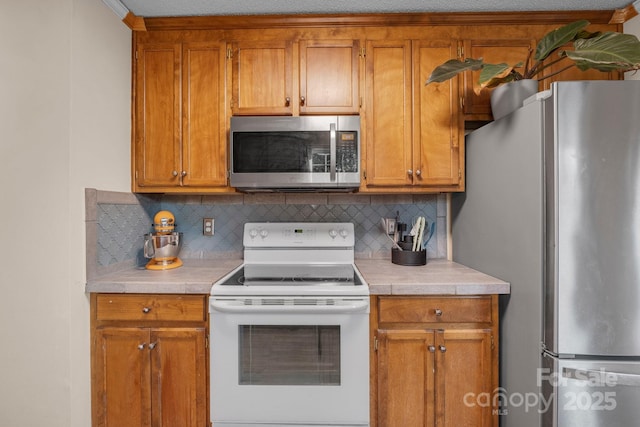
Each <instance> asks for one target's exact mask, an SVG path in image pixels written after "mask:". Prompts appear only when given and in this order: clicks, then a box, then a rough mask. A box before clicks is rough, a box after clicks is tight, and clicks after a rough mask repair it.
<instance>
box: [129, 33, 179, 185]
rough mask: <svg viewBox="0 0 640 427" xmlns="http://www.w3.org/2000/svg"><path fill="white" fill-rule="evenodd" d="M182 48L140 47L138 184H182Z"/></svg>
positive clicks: (166, 46) (136, 119) (137, 97)
mask: <svg viewBox="0 0 640 427" xmlns="http://www.w3.org/2000/svg"><path fill="white" fill-rule="evenodd" d="M181 55H182V49H181V46H180V44H175V43H149V44H141V45H139V46H138V49H137V51H136V55H135V61H136V90H135V105H136V107H135V119H134V123H135V126H136V128H135V160H134V161H135V181H136V184H137V185H138V186H142V187H154V186H173V185H177V184H178V183H179V180H180V176H179V171H181V167H180V166H181V163H182V159H181V149H180V108H181V102H182V101H181V93H180V73H181V62H182V59H181Z"/></svg>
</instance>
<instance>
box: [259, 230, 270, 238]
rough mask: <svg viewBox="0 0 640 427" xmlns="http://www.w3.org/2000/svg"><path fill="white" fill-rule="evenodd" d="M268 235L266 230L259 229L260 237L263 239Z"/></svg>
mask: <svg viewBox="0 0 640 427" xmlns="http://www.w3.org/2000/svg"><path fill="white" fill-rule="evenodd" d="M268 235H269V232H268V231H267V230H260V237H262V238H263V239H264V238H265V237H267V236H268Z"/></svg>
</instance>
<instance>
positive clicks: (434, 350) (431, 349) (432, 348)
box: [429, 345, 436, 353]
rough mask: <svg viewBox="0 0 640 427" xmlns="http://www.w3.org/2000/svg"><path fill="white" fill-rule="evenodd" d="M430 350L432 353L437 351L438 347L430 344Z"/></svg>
mask: <svg viewBox="0 0 640 427" xmlns="http://www.w3.org/2000/svg"><path fill="white" fill-rule="evenodd" d="M429 352H430V353H435V352H436V347H435V346H433V345H430V346H429Z"/></svg>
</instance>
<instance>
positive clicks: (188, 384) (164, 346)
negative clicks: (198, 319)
mask: <svg viewBox="0 0 640 427" xmlns="http://www.w3.org/2000/svg"><path fill="white" fill-rule="evenodd" d="M150 343H151V345H152V346H153V349H152V350H151V351H150V352H149V354H150V355H151V389H152V390H153V393H152V408H153V410H152V418H153V426H154V427H172V426H180V427H200V426H204V425H207V423H208V420H207V405H208V404H209V400H208V396H207V381H208V377H207V370H206V359H205V354H206V349H205V329H204V328H158V329H152V330H151V338H150Z"/></svg>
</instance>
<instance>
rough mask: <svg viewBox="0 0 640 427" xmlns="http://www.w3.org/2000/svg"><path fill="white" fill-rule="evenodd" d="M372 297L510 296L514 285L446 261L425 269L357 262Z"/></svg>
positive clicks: (387, 262)
mask: <svg viewBox="0 0 640 427" xmlns="http://www.w3.org/2000/svg"><path fill="white" fill-rule="evenodd" d="M356 266H357V267H358V270H360V273H362V276H363V277H364V279H365V281H366V282H367V283H368V284H369V291H370V292H371V294H372V295H483V294H508V293H509V292H510V285H509V283H507V282H504V281H502V280H500V279H496V278H495V277H492V276H489V275H487V274H484V273H481V272H479V271H477V270H473V269H471V268H469V267H466V266H464V265H462V264H458V263H455V262H452V261H447V260H444V259H430V260H427V265H423V266H413V267H411V266H403V265H397V264H393V263H391V261H390V260H372V259H367V260H356Z"/></svg>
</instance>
